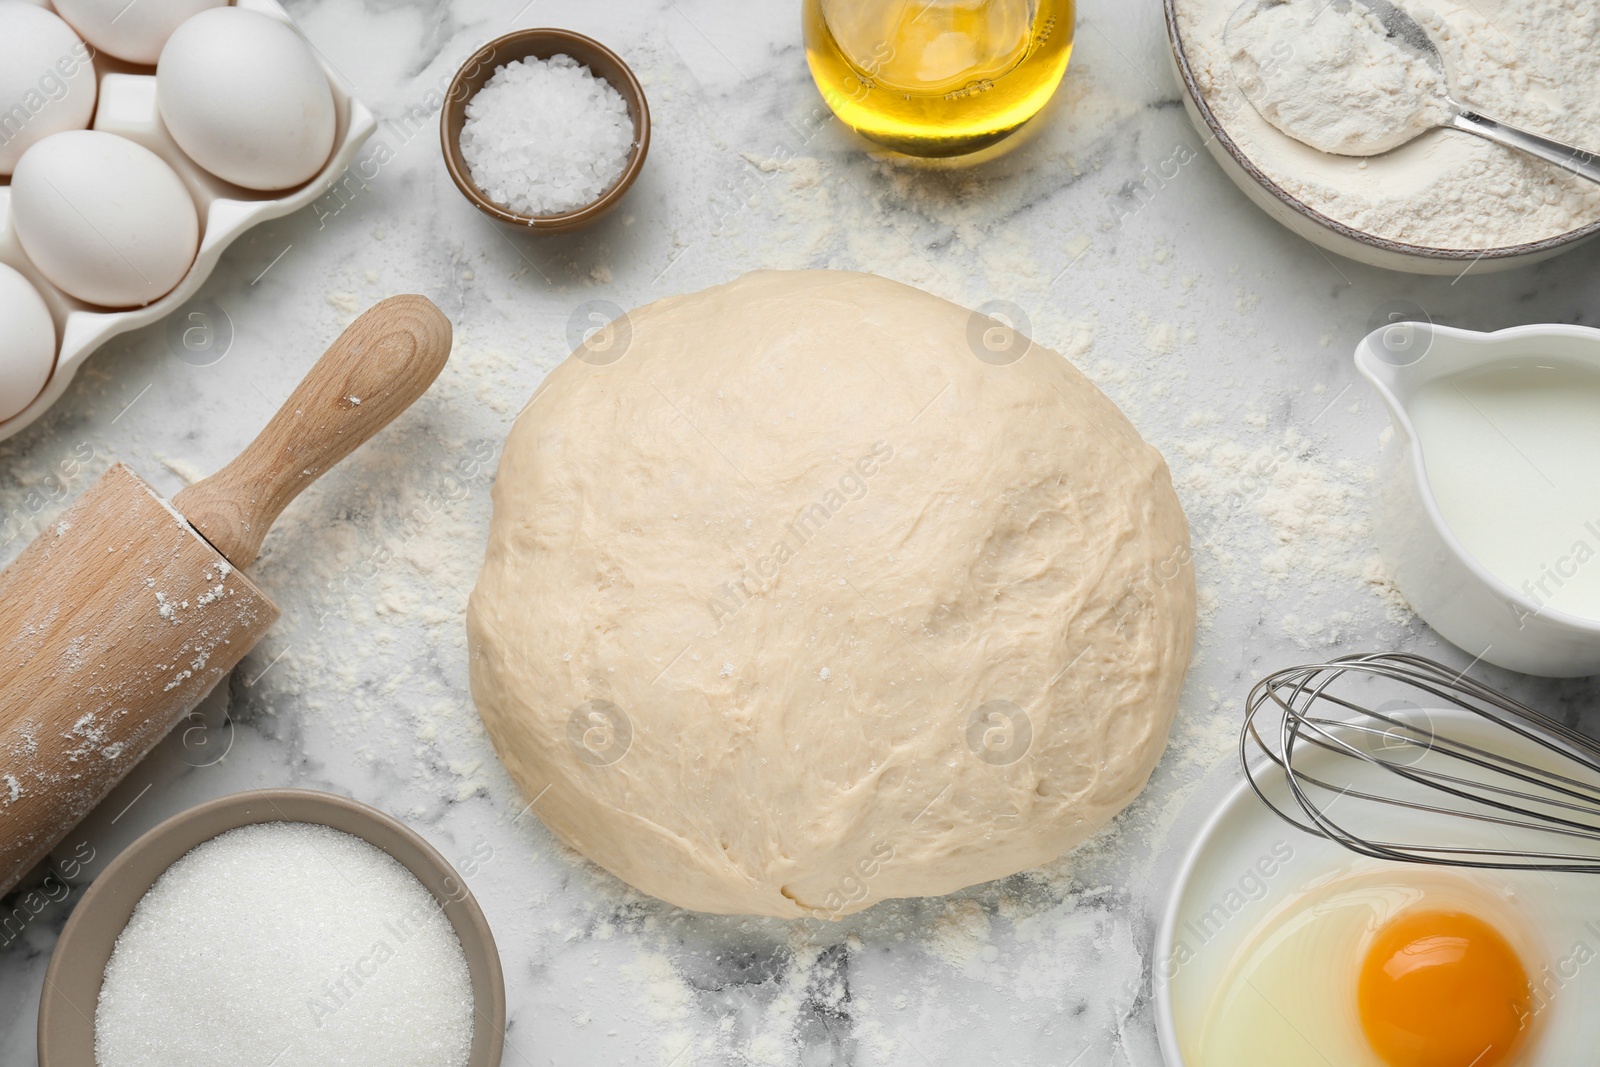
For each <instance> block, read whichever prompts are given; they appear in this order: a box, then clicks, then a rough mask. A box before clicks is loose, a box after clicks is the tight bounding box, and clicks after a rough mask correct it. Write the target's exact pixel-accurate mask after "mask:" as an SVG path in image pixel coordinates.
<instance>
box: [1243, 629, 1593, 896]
mask: <svg viewBox="0 0 1600 1067" xmlns="http://www.w3.org/2000/svg"><path fill="white" fill-rule="evenodd" d="M1361 687H1365V688H1364V689H1361ZM1357 689H1360V692H1353V691H1352V690H1357ZM1376 698H1387V699H1383V700H1382V701H1381V702H1380V700H1379V699H1376ZM1419 720H1420V721H1419ZM1440 720H1445V721H1448V722H1450V723H1453V724H1455V726H1454V727H1453V728H1452V729H1453V732H1452V731H1442V730H1440V729H1439V728H1438V722H1439V721H1440ZM1466 733H1470V734H1471V735H1472V739H1471V740H1469V739H1467V738H1466V737H1463V736H1458V734H1466ZM1239 756H1240V760H1241V762H1242V763H1243V765H1244V770H1245V775H1246V777H1247V778H1248V780H1249V782H1250V785H1251V788H1252V789H1254V790H1255V793H1256V795H1257V796H1258V797H1260V798H1261V800H1262V802H1263V803H1265V804H1266V805H1267V806H1268V807H1269V808H1271V809H1272V810H1273V811H1274V812H1276V813H1277V814H1278V815H1279V816H1280V817H1281V818H1283V819H1285V820H1286V821H1288V822H1290V823H1291V824H1293V825H1295V826H1297V827H1299V828H1300V829H1302V830H1304V831H1306V832H1308V833H1312V834H1315V835H1317V836H1320V837H1325V838H1328V839H1329V840H1332V841H1335V842H1337V843H1338V844H1340V845H1342V846H1344V847H1345V848H1347V849H1350V850H1351V851H1354V852H1357V853H1360V854H1362V855H1367V856H1372V857H1375V858H1380V859H1393V860H1403V861H1407V862H1413V863H1434V864H1448V865H1454V866H1470V867H1494V868H1517V869H1533V870H1562V871H1568V870H1572V871H1595V872H1597V873H1600V745H1597V744H1596V743H1595V742H1593V741H1591V740H1590V739H1588V738H1587V737H1585V736H1583V735H1582V734H1580V733H1578V732H1577V731H1575V730H1572V729H1570V728H1568V727H1566V726H1565V725H1563V724H1561V723H1559V722H1557V721H1556V720H1554V719H1551V718H1549V717H1548V716H1545V715H1542V714H1540V713H1539V712H1537V711H1535V710H1534V709H1532V708H1530V707H1528V706H1526V705H1524V704H1522V703H1520V702H1519V701H1517V700H1515V699H1513V698H1511V697H1509V696H1506V695H1505V694H1502V693H1499V692H1497V691H1495V690H1494V689H1491V688H1490V687H1488V686H1487V685H1484V684H1483V683H1481V682H1478V681H1477V680H1475V679H1473V678H1470V677H1467V676H1466V675H1465V674H1464V673H1462V672H1457V671H1453V670H1451V669H1450V668H1448V667H1446V666H1444V665H1443V664H1440V663H1436V662H1434V661H1432V660H1430V659H1427V658H1425V657H1422V656H1417V655H1413V654H1410V653H1372V654H1365V655H1355V656H1346V657H1342V658H1340V659H1336V660H1333V661H1331V662H1329V663H1321V664H1313V665H1309V666H1302V667H1291V668H1288V669H1286V670H1281V671H1277V672H1275V673H1273V674H1271V675H1268V676H1267V677H1266V678H1264V679H1262V680H1261V681H1260V682H1259V683H1257V684H1256V686H1255V687H1254V688H1253V689H1252V690H1251V692H1250V695H1249V698H1248V699H1247V701H1246V707H1245V721H1244V726H1243V728H1242V729H1241V731H1240V735H1239ZM1262 757H1265V759H1264V760H1263V759H1262ZM1336 806H1337V807H1339V809H1340V814H1339V815H1338V816H1337V817H1335V816H1334V815H1333V814H1332V811H1333V809H1334V808H1335V807H1336ZM1397 813H1398V814H1397ZM1507 831H1510V832H1511V835H1512V836H1508V834H1507ZM1491 835H1492V836H1491ZM1569 850H1570V851H1569Z"/></svg>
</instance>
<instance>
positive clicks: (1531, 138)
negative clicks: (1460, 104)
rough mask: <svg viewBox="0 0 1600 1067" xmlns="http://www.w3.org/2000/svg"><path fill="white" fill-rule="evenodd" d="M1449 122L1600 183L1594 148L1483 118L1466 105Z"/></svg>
mask: <svg viewBox="0 0 1600 1067" xmlns="http://www.w3.org/2000/svg"><path fill="white" fill-rule="evenodd" d="M1450 124H1451V125H1452V126H1453V127H1455V128H1456V129H1458V130H1466V131H1467V132H1468V133H1475V134H1477V135H1478V136H1479V137H1483V138H1486V139H1488V140H1490V141H1494V142H1495V143H1496V144H1503V145H1505V146H1507V147H1508V148H1517V149H1521V150H1522V151H1524V152H1527V153H1528V154H1529V155H1534V156H1538V157H1539V158H1540V159H1542V160H1544V161H1545V162H1547V163H1554V164H1555V165H1556V166H1558V167H1560V168H1561V169H1563V170H1568V171H1571V172H1572V173H1573V174H1576V175H1577V176H1578V177H1580V178H1588V179H1589V180H1590V181H1592V182H1597V183H1600V155H1597V154H1596V153H1594V152H1585V151H1584V150H1583V149H1581V148H1574V147H1572V146H1571V145H1569V144H1562V143H1561V142H1560V141H1552V140H1551V139H1550V138H1548V137H1540V136H1539V135H1538V134H1536V133H1529V132H1528V131H1527V130H1519V129H1517V127H1515V126H1507V125H1506V124H1505V123H1503V122H1496V121H1495V120H1494V119H1491V118H1485V117H1484V116H1482V115H1479V114H1478V113H1477V112H1474V111H1468V110H1466V109H1460V110H1457V111H1456V113H1455V116H1454V118H1453V119H1452V120H1451V123H1450Z"/></svg>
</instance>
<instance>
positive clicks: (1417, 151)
mask: <svg viewBox="0 0 1600 1067" xmlns="http://www.w3.org/2000/svg"><path fill="white" fill-rule="evenodd" d="M1237 3H1238V0H1163V5H1164V8H1165V16H1166V25H1167V37H1168V40H1169V42H1170V44H1171V57H1172V64H1173V69H1174V71H1175V73H1176V75H1177V78H1178V82H1179V84H1180V85H1181V86H1182V87H1183V102H1184V108H1185V110H1186V111H1187V112H1188V114H1189V119H1190V121H1191V122H1193V123H1194V126H1195V129H1196V130H1198V131H1199V133H1200V136H1201V137H1202V139H1203V140H1204V142H1205V146H1206V147H1207V148H1208V149H1209V150H1210V152H1211V155H1212V156H1213V157H1214V158H1215V159H1216V161H1217V163H1218V164H1219V165H1220V166H1221V167H1222V170H1223V172H1224V173H1226V174H1227V175H1228V177H1229V178H1231V179H1232V180H1233V182H1234V183H1235V184H1236V185H1238V186H1239V188H1240V189H1241V190H1243V192H1244V194H1245V195H1246V196H1247V197H1249V198H1250V200H1251V201H1252V202H1253V203H1255V204H1256V206H1257V207H1260V208H1261V209H1262V210H1263V211H1265V212H1266V213H1267V214H1268V215H1270V216H1271V217H1272V218H1274V219H1276V220H1277V221H1278V222H1280V223H1282V224H1283V225H1284V226H1286V227H1288V228H1289V229H1290V230H1292V231H1293V232H1294V233H1296V234H1298V235H1299V236H1301V237H1303V238H1305V239H1306V240H1308V241H1310V242H1312V243H1313V244H1316V245H1318V246H1320V247H1322V248H1325V249H1327V250H1328V251H1330V252H1336V253H1338V254H1339V255H1342V256H1345V257H1347V258H1349V259H1353V260H1356V261H1357V262H1360V263H1366V264H1369V265H1371V266H1375V267H1383V268H1386V269H1389V270H1397V271H1406V272H1409V273H1414V274H1434V275H1449V276H1459V275H1461V274H1464V273H1466V272H1467V271H1473V272H1475V273H1477V272H1488V271H1498V270H1508V269H1511V268H1513V267H1521V266H1526V265H1528V264H1532V263H1536V262H1538V261H1540V260H1543V259H1548V258H1549V257H1551V256H1554V255H1556V254H1558V253H1560V252H1563V251H1566V250H1567V249H1569V248H1572V247H1574V246H1576V245H1578V244H1580V243H1582V242H1584V241H1587V240H1589V239H1590V238H1592V237H1594V236H1595V235H1596V234H1597V233H1600V211H1596V212H1595V213H1594V214H1593V216H1592V217H1588V218H1586V219H1585V220H1584V221H1583V222H1582V223H1581V224H1580V225H1574V226H1571V227H1570V228H1566V229H1562V230H1561V231H1560V232H1550V233H1544V234H1540V235H1538V236H1537V237H1534V235H1532V234H1522V235H1519V236H1518V237H1517V238H1516V239H1513V240H1508V241H1505V242H1504V243H1496V242H1494V241H1484V242H1479V243H1477V244H1476V245H1475V246H1472V247H1466V246H1465V245H1466V244H1469V243H1470V242H1463V243H1462V244H1463V247H1445V246H1443V245H1442V244H1431V243H1426V242H1418V241H1411V240H1406V239H1397V238H1396V237H1394V236H1385V235H1383V234H1380V233H1377V232H1370V231H1369V230H1368V229H1364V228H1362V227H1361V226H1359V225H1356V224H1354V223H1353V222H1352V221H1351V217H1350V216H1349V215H1347V217H1346V218H1344V219H1341V218H1338V217H1335V215H1336V212H1335V211H1334V210H1333V209H1332V208H1331V207H1328V206H1327V205H1323V207H1324V208H1327V210H1323V209H1319V207H1317V206H1314V205H1313V204H1311V203H1309V202H1307V198H1306V196H1304V195H1301V193H1299V192H1298V191H1297V190H1298V189H1301V188H1304V186H1297V190H1291V189H1290V188H1287V187H1286V186H1289V185H1296V183H1295V182H1294V181H1291V180H1290V179H1288V178H1287V177H1286V173H1287V171H1286V169H1285V168H1286V167H1300V168H1303V170H1304V176H1305V180H1306V183H1307V184H1314V183H1316V182H1326V181H1331V180H1332V179H1331V177H1330V176H1331V175H1337V174H1338V173H1340V168H1350V167H1361V168H1362V169H1363V170H1364V169H1365V168H1364V167H1363V164H1365V163H1367V162H1368V161H1358V160H1355V159H1353V158H1348V157H1336V156H1323V155H1322V154H1321V153H1318V152H1316V150H1314V149H1311V148H1308V147H1306V146H1303V145H1299V144H1297V143H1295V142H1293V141H1292V140H1291V139H1290V138H1289V137H1288V136H1287V135H1285V134H1282V133H1279V132H1278V131H1277V130H1275V129H1273V128H1272V127H1271V126H1269V125H1268V124H1267V123H1266V120H1264V119H1262V118H1261V117H1260V116H1259V115H1257V114H1255V112H1254V109H1253V108H1252V107H1251V105H1250V104H1249V102H1248V101H1247V100H1245V99H1244V98H1243V96H1242V95H1241V94H1238V93H1232V94H1227V93H1224V92H1222V91H1221V90H1218V89H1215V88H1214V89H1213V91H1212V92H1211V93H1209V94H1208V93H1207V91H1206V86H1208V85H1209V86H1213V87H1215V86H1219V85H1221V84H1223V83H1224V82H1225V80H1227V79H1229V78H1231V74H1230V73H1229V72H1227V71H1217V70H1216V69H1215V67H1216V66H1217V65H1218V63H1217V55H1218V53H1219V52H1221V51H1222V49H1220V48H1216V47H1210V48H1208V47H1206V44H1207V43H1208V41H1209V38H1210V37H1212V36H1220V33H1221V26H1222V24H1223V22H1224V21H1225V20H1226V16H1227V13H1228V12H1229V11H1231V10H1232V8H1233V7H1234V6H1235V5H1236V4H1237ZM1485 3H1486V5H1487V6H1489V7H1492V8H1495V9H1497V10H1495V11H1491V12H1489V13H1488V16H1487V17H1493V18H1495V19H1500V18H1502V17H1504V16H1502V15H1501V13H1500V11H1499V10H1498V9H1499V8H1501V7H1503V6H1504V4H1505V3H1506V0H1485ZM1402 6H1408V7H1409V6H1410V5H1402ZM1413 13H1415V12H1413ZM1199 27H1204V29H1203V30H1201V29H1199ZM1201 36H1204V37H1206V38H1207V39H1208V41H1200V40H1198V39H1190V38H1199V37H1201ZM1451 54H1452V53H1451V52H1450V50H1449V49H1448V48H1447V49H1446V60H1447V64H1449V69H1450V70H1451V72H1452V74H1454V73H1455V72H1456V69H1457V64H1456V63H1455V62H1454V61H1453V60H1452V58H1451ZM1534 58H1540V57H1534ZM1491 74H1492V76H1496V77H1498V76H1501V75H1503V74H1504V72H1503V71H1499V70H1496V71H1492V72H1491ZM1567 80H1572V81H1576V80H1578V79H1567ZM1560 81H1562V79H1557V83H1559V82H1560ZM1557 91H1565V89H1559V88H1558V90H1557ZM1469 102H1470V101H1469ZM1530 106H1531V105H1530ZM1497 117H1500V116H1497ZM1519 117H1520V116H1519ZM1527 121H1529V120H1527V119H1526V118H1524V122H1527ZM1535 125H1537V123H1535ZM1540 132H1545V131H1540ZM1552 132H1553V131H1552ZM1451 139H1461V140H1460V141H1459V142H1457V141H1454V140H1451ZM1255 140H1260V141H1261V143H1262V144H1268V143H1270V144H1272V145H1273V146H1274V151H1277V152H1279V153H1280V157H1279V158H1277V159H1275V160H1274V161H1273V162H1266V161H1265V159H1264V158H1253V157H1252V152H1251V151H1250V150H1248V149H1247V146H1248V145H1251V144H1254V143H1255ZM1475 142H1477V139H1476V138H1474V137H1472V135H1470V134H1466V133H1461V132H1458V131H1452V130H1435V131H1431V132H1429V133H1425V134H1423V135H1422V137H1421V138H1419V139H1418V140H1417V141H1416V142H1413V143H1412V144H1409V145H1405V146H1402V147H1401V148H1399V149H1396V150H1394V151H1393V152H1390V153H1386V154H1385V155H1383V156H1377V157H1373V159H1372V161H1371V164H1370V165H1372V166H1374V167H1378V168H1387V173H1389V174H1398V173H1399V168H1400V166H1401V164H1405V165H1406V166H1408V167H1409V168H1410V171H1412V172H1415V171H1416V170H1417V168H1418V167H1420V166H1423V165H1427V164H1430V163H1431V162H1433V161H1434V160H1435V159H1436V158H1442V159H1445V160H1446V161H1447V162H1451V163H1454V164H1456V165H1469V164H1468V163H1467V162H1466V161H1467V159H1468V157H1469V155H1470V154H1472V153H1477V154H1478V156H1479V157H1480V158H1481V157H1482V154H1483V153H1485V152H1510V150H1509V149H1503V148H1499V147H1498V146H1495V145H1490V144H1488V142H1481V144H1480V143H1475ZM1595 143H1597V144H1600V130H1597V131H1596V137H1595ZM1255 155H1256V156H1257V157H1263V155H1264V153H1263V152H1261V151H1260V150H1257V151H1256V152H1255ZM1529 165H1530V166H1533V165H1535V164H1534V163H1532V162H1531V161H1530V163H1529ZM1537 166H1541V167H1542V166H1546V165H1545V164H1537ZM1343 173H1345V174H1348V173H1349V171H1348V170H1344V171H1343ZM1378 173H1383V171H1379V172H1378ZM1300 176H1301V175H1300V174H1299V173H1297V174H1296V177H1297V178H1298V177H1300ZM1571 181H1573V182H1579V181H1581V179H1576V178H1573V179H1571ZM1418 189H1419V203H1422V202H1424V201H1425V200H1426V199H1427V198H1428V196H1429V195H1430V190H1429V189H1428V188H1426V187H1424V186H1423V185H1422V184H1420V183H1419V185H1418ZM1502 214H1503V213H1502ZM1528 238H1532V239H1528Z"/></svg>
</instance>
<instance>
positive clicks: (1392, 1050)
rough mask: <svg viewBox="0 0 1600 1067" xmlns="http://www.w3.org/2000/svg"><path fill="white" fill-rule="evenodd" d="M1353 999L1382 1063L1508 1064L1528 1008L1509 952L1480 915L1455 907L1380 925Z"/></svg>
mask: <svg viewBox="0 0 1600 1067" xmlns="http://www.w3.org/2000/svg"><path fill="white" fill-rule="evenodd" d="M1356 1001H1357V1005H1358V1008H1359V1010H1360V1013H1361V1027H1362V1029H1363V1030H1364V1031H1365V1032H1366V1035H1367V1040H1368V1041H1369V1042H1370V1043H1371V1045H1372V1048H1373V1051H1375V1052H1376V1053H1377V1054H1378V1056H1379V1058H1380V1059H1382V1060H1383V1062H1384V1063H1386V1064H1388V1065H1389V1067H1495V1065H1496V1064H1505V1063H1510V1062H1511V1060H1512V1057H1513V1056H1515V1054H1516V1052H1517V1048H1518V1046H1519V1045H1520V1044H1521V1043H1522V1040H1523V1038H1524V1037H1525V1035H1526V1033H1527V1022H1528V1020H1529V1018H1530V1017H1531V1014H1532V1010H1533V998H1532V990H1531V987H1530V986H1529V984H1528V974H1527V971H1526V970H1524V969H1523V966H1522V961H1521V960H1519V959H1518V958H1517V954H1516V951H1515V950H1514V949H1513V948H1512V947H1511V945H1510V944H1509V943H1508V942H1507V941H1506V939H1505V938H1504V937H1502V936H1500V934H1499V932H1498V931H1496V930H1495V929H1494V927H1492V926H1490V925H1489V924H1488V923H1486V922H1484V921H1483V920H1482V919H1479V918H1477V917H1476V916H1474V915H1467V914H1464V913H1461V912H1455V911H1412V912H1407V913H1405V914H1402V915H1400V916H1398V917H1396V918H1394V919H1392V920H1390V921H1389V922H1388V923H1386V924H1385V925H1383V926H1382V927H1380V928H1379V929H1378V932H1377V934H1376V936H1375V937H1374V938H1373V941H1372V945H1371V947H1370V948H1369V949H1368V950H1367V955H1366V958H1365V960H1364V961H1363V962H1362V965H1361V975H1360V979H1359V985H1358V987H1357V995H1356Z"/></svg>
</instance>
